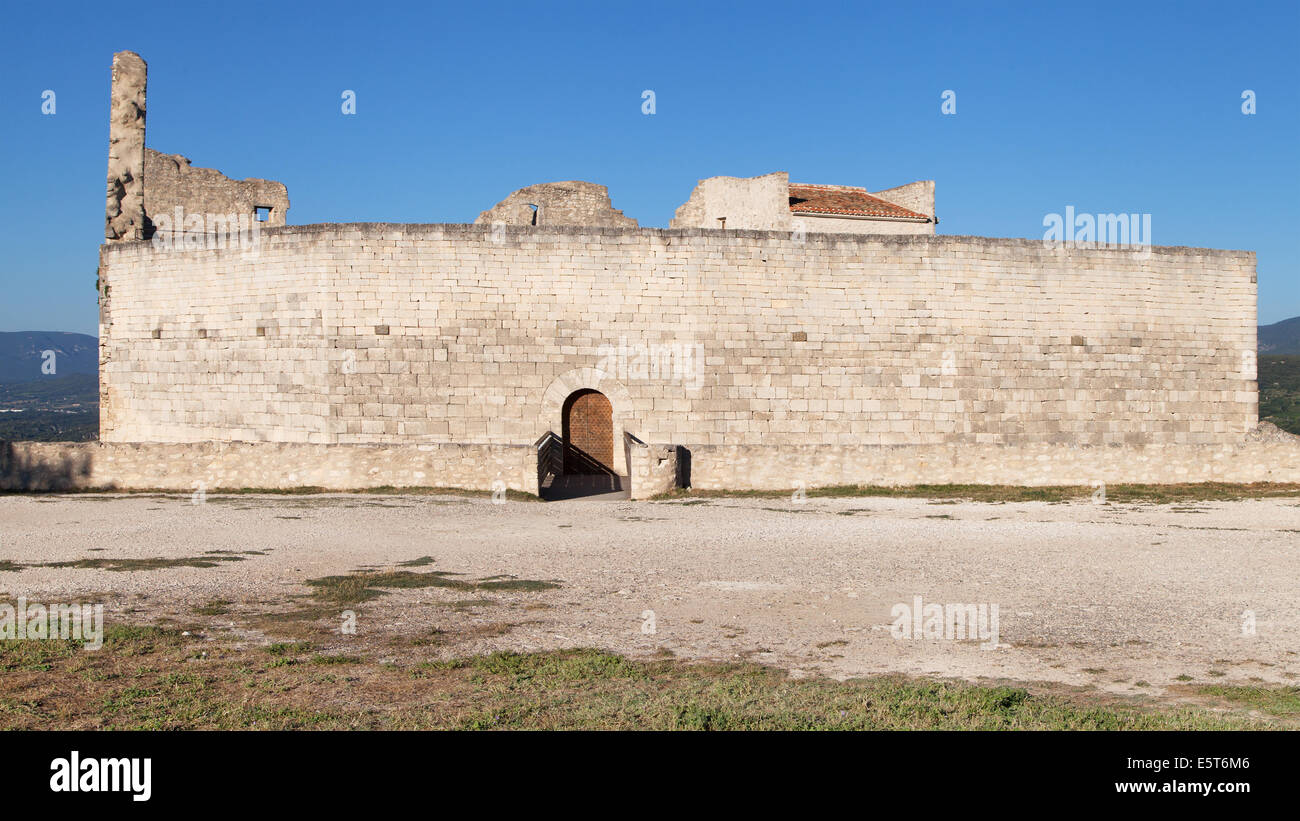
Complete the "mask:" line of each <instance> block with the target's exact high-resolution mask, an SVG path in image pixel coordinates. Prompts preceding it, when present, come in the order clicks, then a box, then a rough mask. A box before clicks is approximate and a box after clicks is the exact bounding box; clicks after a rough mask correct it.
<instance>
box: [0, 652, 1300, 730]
mask: <svg viewBox="0 0 1300 821" xmlns="http://www.w3.org/2000/svg"><path fill="white" fill-rule="evenodd" d="M20 645H21V646H20ZM146 646H147V647H149V648H150V651H149V652H148V653H145V654H141V653H140V652H138V651H139V650H140V649H141V648H142V647H146ZM205 649H208V650H210V651H212V652H211V653H210V655H209V656H206V657H202V658H200V657H196V656H195V655H194V653H193V650H192V649H191V648H190V647H189V646H187V642H186V641H184V640H182V639H181V638H180V637H178V636H177V635H176V634H174V633H173V632H171V631H167V630H161V629H159V628H157V627H148V626H146V627H133V626H119V627H118V628H116V629H115V631H114V633H113V636H112V639H111V641H107V642H106V644H105V647H104V648H103V649H102V650H99V651H95V652H91V651H86V650H83V649H81V648H80V645H79V644H75V643H69V642H33V641H27V642H20V643H15V642H8V643H0V665H3V668H2V669H4V670H5V674H4V675H0V724H2V725H3V726H4V727H6V728H13V729H51V728H55V727H57V728H61V729H89V728H105V729H143V730H174V729H312V728H318V729H393V730H400V729H701V730H764V729H768V730H877V729H880V730H884V729H944V730H955V729H983V730H993V729H1126V730H1129V729H1131V730H1153V729H1164V730H1175V729H1176V730H1192V729H1198V730H1199V729H1204V730H1221V729H1267V728H1277V727H1293V726H1295V725H1296V723H1297V722H1300V697H1298V696H1297V692H1296V688H1294V687H1291V688H1274V689H1270V688H1265V687H1251V688H1205V690H1204V693H1203V696H1205V697H1217V698H1219V699H1221V700H1223V701H1225V702H1226V703H1227V706H1226V708H1224V709H1214V710H1210V709H1202V708H1195V707H1183V706H1169V705H1165V704H1159V703H1154V702H1152V701H1150V700H1149V699H1125V698H1123V697H1120V696H1114V695H1107V694H1101V693H1097V692H1096V691H1085V690H1068V691H1067V690H1064V688H1053V687H1052V686H1051V685H1041V688H1047V689H1046V691H1043V692H1031V691H1030V690H1029V689H1027V688H1021V687H1009V686H988V685H979V684H970V683H965V682H956V681H939V680H932V679H922V678H908V677H903V676H879V677H872V678H864V679H850V680H848V681H835V680H832V679H826V678H818V677H812V678H802V679H791V678H790V677H788V676H787V675H785V673H783V672H782V671H780V670H776V669H772V668H768V667H763V666H760V665H756V664H690V663H683V662H680V661H677V660H674V659H671V658H659V659H655V660H651V661H635V660H631V659H628V658H625V657H623V656H619V655H615V654H612V653H607V652H603V651H600V650H594V649H578V650H561V651H552V652H543V653H511V652H503V653H493V654H491V655H486V656H476V657H470V658H453V659H433V658H425V659H419V658H416V659H412V660H410V662H408V663H406V664H402V665H398V664H377V665H376V664H366V663H364V662H363V661H362V660H361V659H360V658H357V657H353V656H346V655H334V654H317V655H315V656H311V657H310V658H304V656H305V654H306V653H307V652H309V646H308V645H306V644H303V643H292V644H289V643H285V644H281V645H271V646H270V647H267V648H265V649H259V648H249V647H246V646H243V645H234V644H228V645H223V646H221V647H220V649H218V646H217V645H216V644H214V643H213V642H211V641H210V642H207V643H206V644H205ZM410 652H412V653H418V652H419V651H418V650H412V651H410ZM431 652H432V651H431ZM327 670H338V671H339V672H337V673H334V672H327ZM50 704H57V705H58V709H57V710H51V709H49V707H48V706H47V705H50ZM1261 714H1262V715H1261Z"/></svg>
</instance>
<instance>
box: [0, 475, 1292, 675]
mask: <svg viewBox="0 0 1300 821" xmlns="http://www.w3.org/2000/svg"><path fill="white" fill-rule="evenodd" d="M0 522H3V529H2V530H0V567H5V566H6V565H4V564H3V563H2V562H4V561H6V560H7V561H8V562H12V563H14V564H15V565H20V566H24V568H23V569H17V570H14V569H10V570H5V571H0V591H4V592H5V593H7V594H8V595H9V596H11V597H16V596H20V595H22V596H26V597H27V598H28V600H29V601H45V602H74V601H88V600H94V601H105V602H107V604H108V607H107V610H108V619H109V621H110V622H111V621H113V620H114V619H126V620H133V621H139V620H147V619H156V618H161V617H173V618H193V615H192V614H193V608H194V607H195V606H197V605H201V604H203V603H205V602H208V601H210V600H214V599H224V600H229V601H232V602H234V603H235V605H234V614H233V615H232V616H229V617H224V619H223V618H222V617H217V618H215V619H214V620H213V622H212V624H213V625H214V626H215V627H216V628H217V629H231V630H234V631H235V634H236V635H237V636H238V637H239V638H240V640H242V641H268V640H270V638H271V637H273V631H272V632H271V633H266V632H263V631H259V630H256V629H250V628H248V627H247V625H246V623H245V622H243V621H241V619H240V618H239V617H240V616H241V615H247V614H248V613H251V612H255V611H258V610H259V609H260V610H266V609H268V608H270V609H274V608H276V607H283V606H284V605H285V604H286V603H288V602H291V601H293V600H295V597H301V596H303V595H304V593H306V592H307V591H308V588H306V587H305V586H304V585H303V582H304V581H305V580H308V579H314V578H319V577H323V576H327V575H332V574H342V573H348V572H351V571H354V570H356V569H358V568H363V567H377V568H384V569H391V568H394V567H395V566H396V565H398V564H399V563H401V562H405V561H410V560H413V559H417V558H419V557H422V556H429V557H432V558H433V561H434V563H433V564H432V565H428V566H414V567H411V568H409V569H410V570H412V571H414V572H425V571H429V570H438V571H445V572H448V573H456V574H464V575H461V576H453V577H451V578H457V579H467V580H473V579H487V578H489V577H496V576H514V577H518V578H520V579H531V580H550V581H554V582H556V583H558V584H559V585H560V587H559V588H558V589H553V590H544V591H538V592H499V591H491V592H488V591H483V592H480V591H473V592H471V593H466V592H465V591H457V590H450V589H446V588H439V587H432V588H429V587H426V588H417V589H404V590H394V591H392V592H391V593H389V594H388V595H385V596H383V597H381V598H379V599H376V600H375V601H372V602H367V603H365V604H363V605H359V606H358V607H357V608H356V609H357V612H358V632H357V635H355V636H343V635H339V634H338V633H337V632H336V633H335V634H334V635H333V637H332V638H331V639H328V641H331V642H333V645H334V646H336V647H345V646H347V645H348V644H349V643H356V642H366V641H372V640H376V639H379V640H381V641H380V642H379V645H380V646H387V647H394V646H400V641H395V640H400V639H401V637H403V636H407V637H409V636H414V635H424V634H427V632H428V630H429V629H430V628H431V627H439V628H447V629H448V633H449V635H452V636H454V641H452V642H451V643H449V644H448V645H447V646H446V647H445V648H444V649H443V652H444V653H445V654H447V655H463V654H465V653H468V652H483V651H488V650H497V649H515V650H539V649H549V648H558V647H576V646H590V647H600V648H604V649H608V650H613V651H616V652H622V653H626V654H629V655H632V656H638V657H640V656H647V655H651V654H654V653H660V654H662V653H663V652H664V651H665V650H667V651H671V652H672V653H673V654H675V655H676V656H677V657H679V658H687V659H701V658H703V659H723V660H727V659H737V658H745V659H749V660H753V661H758V662H762V663H767V664H773V665H777V666H782V667H785V668H787V669H790V670H791V671H793V674H795V675H799V674H803V673H810V672H814V671H815V672H820V673H825V674H829V675H833V676H837V677H848V676H856V675H863V674H873V673H884V672H899V673H911V674H929V675H939V676H954V677H961V678H967V679H996V680H1012V681H1023V682H1034V681H1050V682H1059V683H1064V684H1071V685H1085V686H1092V687H1096V688H1099V689H1102V690H1105V691H1111V692H1116V693H1127V694H1132V693H1145V694H1160V693H1162V692H1165V691H1166V688H1169V687H1171V686H1176V685H1178V684H1180V683H1182V682H1188V681H1189V679H1186V678H1182V679H1180V677H1182V676H1186V677H1190V681H1191V682H1198V683H1208V682H1214V683H1238V684H1246V683H1251V682H1252V681H1253V682H1259V681H1266V682H1275V683H1289V684H1296V683H1297V676H1298V674H1300V655H1297V652H1298V651H1300V608H1298V607H1297V605H1298V603H1300V584H1298V583H1297V582H1298V581H1300V501H1297V500H1296V499H1267V500H1255V501H1235V502H1198V503H1193V504H1177V505H1148V504H1136V505H1120V504H1108V505H1094V504H1091V503H1089V502H1086V501H1085V502H1076V503H1059V504H1049V503H1040V502H1029V503H1002V504H990V503H975V502H959V503H950V502H939V501H928V500H924V499H895V498H859V499H850V498H820V499H819V498H810V499H808V500H806V501H805V502H803V503H799V504H796V503H794V502H792V501H790V500H787V499H779V500H771V499H752V498H743V499H742V498H735V499H731V498H728V499H704V500H686V501H678V500H674V501H663V502H636V503H633V502H626V501H611V502H591V501H585V502H583V501H579V502H567V503H552V504H542V503H536V502H516V501H511V502H507V503H506V504H503V505H494V504H492V503H491V502H490V501H488V500H487V499H479V498H460V497H452V496H445V497H444V496H376V495H343V494H339V495H322V496H271V495H268V496H232V497H221V496H210V497H209V498H208V499H207V501H206V503H204V504H198V505H195V504H192V503H191V501H190V498H189V497H188V496H183V495H178V496H171V497H164V496H148V497H141V496H117V495H89V494H87V495H69V496H12V495H11V496H0ZM213 551H262V552H261V553H260V554H245V555H244V556H243V559H242V560H240V561H231V562H222V563H219V564H217V565H216V566H215V567H205V568H193V567H188V568H187V567H181V568H176V567H169V568H162V569H152V570H137V571H130V572H114V571H109V570H104V569H74V568H55V567H45V566H40V565H39V563H48V562H54V561H72V560H77V559H88V558H89V559H105V558H114V559H116V558H152V557H164V558H186V557H196V556H203V555H205V554H206V555H209V556H222V555H236V554H235V553H225V554H223V553H215V552H213ZM918 595H919V596H921V597H922V598H923V601H924V602H926V603H962V604H977V605H978V604H997V605H998V610H999V628H1000V630H999V645H998V647H997V648H996V649H981V647H980V643H979V642H977V641H950V640H943V639H930V640H899V639H896V638H894V637H893V636H892V635H891V631H890V624H891V622H892V621H893V617H892V616H891V608H892V607H893V606H894V605H896V604H900V603H906V604H909V605H910V604H911V603H912V601H913V597H914V596H918ZM467 600H470V601H468V602H467ZM453 604H454V606H449V605H453ZM1247 610H1249V611H1253V613H1254V615H1255V620H1256V622H1255V626H1256V632H1255V634H1254V635H1248V634H1245V633H1244V632H1243V611H1247ZM645 611H653V614H654V618H653V632H650V630H651V628H650V625H649V624H648V623H647V617H648V614H646V613H645ZM397 652H398V653H399V654H400V652H401V651H400V650H399V651H397ZM399 661H400V659H399Z"/></svg>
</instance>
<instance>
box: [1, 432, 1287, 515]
mask: <svg viewBox="0 0 1300 821" xmlns="http://www.w3.org/2000/svg"><path fill="white" fill-rule="evenodd" d="M627 450H628V455H627V459H628V462H629V464H630V466H631V469H630V475H629V479H628V481H629V485H630V487H629V490H630V497H631V498H632V499H648V498H653V497H655V496H657V495H659V494H662V493H666V492H668V491H670V490H672V489H673V487H674V486H675V485H676V477H677V469H678V460H677V453H676V449H675V448H673V447H671V446H666V445H646V444H644V443H637V444H629V445H628V446H627ZM690 465H691V467H690V483H691V486H692V487H694V488H696V489H701V490H789V489H792V488H795V487H804V488H817V487H832V486H843V485H874V486H882V485H883V486H900V485H916V484H932V485H939V484H1001V485H1032V486H1045V485H1076V486H1077V485H1094V486H1095V485H1096V484H1097V483H1105V484H1112V485H1113V484H1120V483H1140V484H1147V483H1151V484H1159V483H1169V482H1300V438H1297V437H1293V436H1292V437H1288V436H1286V435H1285V434H1283V435H1281V436H1273V437H1268V438H1260V437H1242V438H1239V439H1238V440H1237V441H1235V442H1229V443H1225V444H1220V445H1145V446H1129V445H1110V446H1086V445H1085V446H1077V445H1052V444H1029V445H974V446H966V445H962V446H957V445H919V446H910V445H889V446H862V445H850V446H826V445H794V446H764V445H737V446H731V445H720V446H719V445H705V446H696V447H694V448H691V449H690ZM498 482H499V483H501V485H503V486H505V487H507V488H509V489H511V490H517V491H522V492H525V493H530V494H534V495H535V494H536V493H537V453H536V449H534V448H531V447H527V446H508V445H300V444H283V443H256V444H252V443H190V444H113V443H94V442H77V443H66V442H64V443H59V442H13V443H7V442H0V490H36V491H40V490H70V489H118V490H131V489H136V490H139V489H162V490H182V491H194V490H197V489H199V488H200V487H202V488H203V489H205V490H217V489H238V488H265V489H283V488H293V487H322V488H326V489H330V490H353V489H360V488H373V487H460V488H467V489H473V490H482V491H490V490H496V489H497V488H498V487H499V485H498V484H497V483H498Z"/></svg>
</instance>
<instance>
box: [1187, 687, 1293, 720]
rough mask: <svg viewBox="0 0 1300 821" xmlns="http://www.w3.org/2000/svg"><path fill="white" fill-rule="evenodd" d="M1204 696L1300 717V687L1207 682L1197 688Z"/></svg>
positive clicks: (1267, 711) (1271, 712)
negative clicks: (1247, 685) (1246, 685)
mask: <svg viewBox="0 0 1300 821" xmlns="http://www.w3.org/2000/svg"><path fill="white" fill-rule="evenodd" d="M1197 693H1199V694H1200V695H1203V696H1214V697H1216V698H1221V699H1223V700H1224V701H1228V702H1232V703H1234V704H1244V705H1246V706H1248V707H1251V708H1253V709H1255V710H1259V711H1261V712H1264V713H1268V714H1269V715H1274V716H1280V717H1283V718H1297V717H1300V687H1244V686H1234V685H1230V684H1207V685H1205V686H1204V687H1200V688H1197Z"/></svg>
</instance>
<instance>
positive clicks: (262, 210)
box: [253, 205, 271, 222]
mask: <svg viewBox="0 0 1300 821" xmlns="http://www.w3.org/2000/svg"><path fill="white" fill-rule="evenodd" d="M253 213H254V214H255V215H256V216H257V221H258V222H267V221H268V220H270V219H271V206H269V205H255V206H253Z"/></svg>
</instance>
